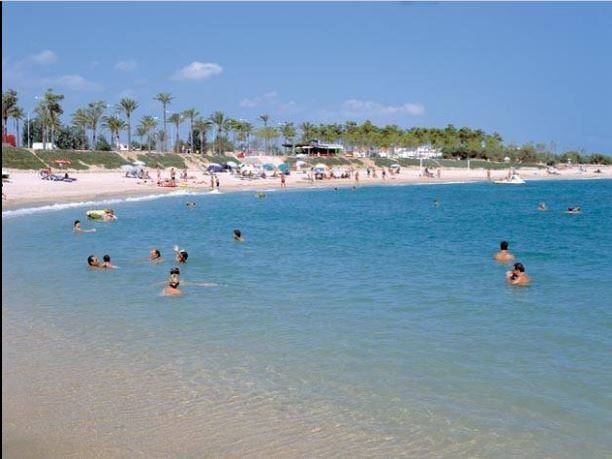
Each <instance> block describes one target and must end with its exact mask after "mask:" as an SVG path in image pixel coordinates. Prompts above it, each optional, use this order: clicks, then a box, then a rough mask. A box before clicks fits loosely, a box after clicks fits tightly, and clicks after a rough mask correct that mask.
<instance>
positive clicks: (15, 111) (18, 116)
mask: <svg viewBox="0 0 612 459" xmlns="http://www.w3.org/2000/svg"><path fill="white" fill-rule="evenodd" d="M24 115H25V113H24V111H23V109H22V108H21V107H18V106H17V105H15V106H14V107H13V108H12V110H11V118H13V120H14V122H15V131H16V132H17V136H16V137H15V140H16V142H15V146H17V147H18V146H19V145H20V139H21V137H20V135H19V122H20V121H21V120H23V117H24Z"/></svg>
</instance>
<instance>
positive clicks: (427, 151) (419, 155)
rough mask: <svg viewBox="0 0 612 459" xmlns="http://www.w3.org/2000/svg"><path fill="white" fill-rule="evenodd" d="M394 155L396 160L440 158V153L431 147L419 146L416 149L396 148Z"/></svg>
mask: <svg viewBox="0 0 612 459" xmlns="http://www.w3.org/2000/svg"><path fill="white" fill-rule="evenodd" d="M394 153H395V156H397V157H398V158H404V159H432V158H441V157H442V151H441V150H438V149H437V148H433V147H432V146H431V145H421V146H420V147H417V148H416V149H409V148H396V149H395V151H394Z"/></svg>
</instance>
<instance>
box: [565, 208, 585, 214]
mask: <svg viewBox="0 0 612 459" xmlns="http://www.w3.org/2000/svg"><path fill="white" fill-rule="evenodd" d="M580 212H582V209H581V208H580V207H568V208H567V210H566V211H565V213H566V214H579V213H580Z"/></svg>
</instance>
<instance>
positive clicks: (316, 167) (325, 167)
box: [315, 163, 327, 169]
mask: <svg viewBox="0 0 612 459" xmlns="http://www.w3.org/2000/svg"><path fill="white" fill-rule="evenodd" d="M315 169H327V166H326V165H325V164H323V163H319V164H317V165H316V166H315Z"/></svg>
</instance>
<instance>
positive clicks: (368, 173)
mask: <svg viewBox="0 0 612 459" xmlns="http://www.w3.org/2000/svg"><path fill="white" fill-rule="evenodd" d="M366 174H367V175H368V178H370V168H369V167H368V168H367V169H366Z"/></svg>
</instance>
